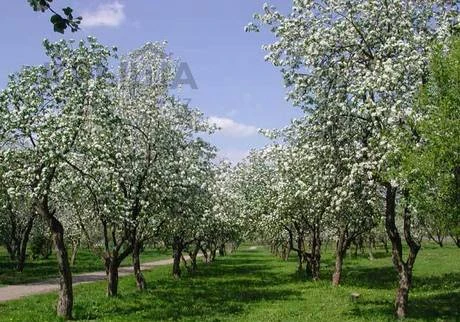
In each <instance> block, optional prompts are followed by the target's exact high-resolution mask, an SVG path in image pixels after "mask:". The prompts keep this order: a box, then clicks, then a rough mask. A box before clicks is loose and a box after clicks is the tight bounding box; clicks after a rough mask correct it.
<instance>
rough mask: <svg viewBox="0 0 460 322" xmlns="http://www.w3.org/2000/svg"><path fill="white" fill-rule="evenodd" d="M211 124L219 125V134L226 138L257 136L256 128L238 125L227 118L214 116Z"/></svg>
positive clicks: (210, 120)
mask: <svg viewBox="0 0 460 322" xmlns="http://www.w3.org/2000/svg"><path fill="white" fill-rule="evenodd" d="M209 123H211V124H215V125H217V127H219V129H220V131H218V132H217V133H219V134H222V135H225V136H231V137H248V136H252V135H255V134H257V128H256V127H255V126H252V125H246V124H242V123H238V122H235V121H234V120H232V119H230V118H226V117H217V116H212V117H210V118H209Z"/></svg>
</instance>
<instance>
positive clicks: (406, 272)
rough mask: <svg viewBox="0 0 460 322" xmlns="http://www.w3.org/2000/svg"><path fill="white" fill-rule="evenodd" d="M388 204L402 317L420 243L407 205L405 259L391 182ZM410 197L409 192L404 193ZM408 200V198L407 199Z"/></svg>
mask: <svg viewBox="0 0 460 322" xmlns="http://www.w3.org/2000/svg"><path fill="white" fill-rule="evenodd" d="M385 187H386V198H385V199H386V206H385V208H386V209H385V228H386V230H387V234H388V237H389V239H390V241H391V245H392V258H393V264H394V266H395V268H396V271H397V272H398V275H399V287H398V290H397V293H396V300H395V311H396V316H397V317H398V318H400V319H402V318H405V317H406V315H407V306H408V301H409V291H410V287H411V282H412V269H413V265H414V263H415V259H416V257H417V254H418V251H419V250H420V244H418V243H417V242H416V241H415V240H414V238H413V237H412V234H411V215H410V212H409V209H408V207H407V206H406V207H405V209H404V214H403V222H404V223H403V227H404V228H403V229H404V238H405V240H406V243H407V244H408V246H409V255H408V258H407V261H404V260H403V249H402V241H401V236H400V234H399V231H398V228H397V227H396V190H397V189H396V188H394V187H392V186H391V184H389V183H388V184H386V185H385ZM404 196H405V197H406V199H408V194H407V192H405V193H404ZM406 201H407V200H406Z"/></svg>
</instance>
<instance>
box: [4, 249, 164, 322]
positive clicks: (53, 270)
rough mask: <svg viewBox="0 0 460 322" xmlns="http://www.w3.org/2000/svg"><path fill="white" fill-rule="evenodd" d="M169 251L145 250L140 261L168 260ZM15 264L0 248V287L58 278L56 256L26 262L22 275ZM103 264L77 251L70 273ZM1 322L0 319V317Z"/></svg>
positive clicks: (97, 258)
mask: <svg viewBox="0 0 460 322" xmlns="http://www.w3.org/2000/svg"><path fill="white" fill-rule="evenodd" d="M170 257H171V252H170V251H169V250H162V251H160V250H150V249H147V250H145V251H144V252H143V254H142V256H141V261H143V262H147V261H154V260H158V259H164V258H170ZM122 265H123V266H126V265H131V257H127V258H126V259H125V260H124V262H123V264H122ZM15 267H16V264H15V263H14V262H11V261H10V258H9V256H8V254H7V252H6V250H5V249H4V248H3V247H0V287H2V286H6V285H13V284H24V283H31V282H37V281H42V280H45V279H48V278H54V277H57V276H58V274H59V273H58V268H57V261H56V256H55V255H54V254H51V256H50V257H49V258H48V259H38V260H31V259H30V260H29V259H28V260H27V261H26V266H25V268H24V271H23V272H22V273H19V272H17V271H16V270H15ZM103 270H104V264H103V262H102V261H101V259H100V258H99V257H97V256H96V255H94V254H93V253H92V252H90V251H89V250H86V249H81V250H79V252H78V254H77V258H76V260H75V265H74V267H72V273H74V274H78V273H87V272H94V271H103ZM0 321H1V317H0Z"/></svg>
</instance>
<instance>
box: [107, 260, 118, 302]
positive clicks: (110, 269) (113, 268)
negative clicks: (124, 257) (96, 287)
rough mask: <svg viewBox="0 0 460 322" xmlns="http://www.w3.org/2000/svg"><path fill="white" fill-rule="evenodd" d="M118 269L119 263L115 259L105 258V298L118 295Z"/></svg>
mask: <svg viewBox="0 0 460 322" xmlns="http://www.w3.org/2000/svg"><path fill="white" fill-rule="evenodd" d="M118 267H119V263H118V260H117V259H116V258H113V257H112V258H106V260H105V272H106V274H107V296H109V297H113V296H117V295H118Z"/></svg>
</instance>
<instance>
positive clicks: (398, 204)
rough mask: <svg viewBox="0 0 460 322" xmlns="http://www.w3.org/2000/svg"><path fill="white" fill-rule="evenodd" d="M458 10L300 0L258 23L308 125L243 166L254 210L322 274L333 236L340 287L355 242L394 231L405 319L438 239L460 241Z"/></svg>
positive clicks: (376, 1)
mask: <svg viewBox="0 0 460 322" xmlns="http://www.w3.org/2000/svg"><path fill="white" fill-rule="evenodd" d="M459 10H460V4H459V2H458V1H436V0H430V1H399V0H372V1H368V0H366V1H364V0H346V1H345V0H334V1H318V0H302V1H300V0H299V1H296V0H295V1H294V6H293V8H292V12H291V13H290V14H289V15H282V14H281V13H279V12H278V11H276V9H275V8H273V7H270V6H268V5H266V6H265V7H264V13H263V14H261V15H256V16H255V19H256V22H255V23H251V24H250V25H249V26H248V27H247V29H248V30H249V31H258V30H259V28H260V25H268V26H269V27H270V29H271V31H272V32H273V33H274V35H275V37H276V41H275V42H273V43H272V44H270V45H267V46H266V47H265V49H266V50H267V52H268V55H267V56H266V59H267V60H268V61H269V62H271V63H273V64H274V65H275V66H276V67H279V68H280V69H281V71H282V74H283V76H284V80H285V83H286V86H287V88H288V90H289V92H288V97H289V99H290V100H291V101H292V102H293V103H294V105H296V106H299V107H301V108H302V109H303V110H304V111H305V116H304V117H303V118H301V119H299V120H294V121H293V122H292V123H291V124H290V126H288V127H286V128H285V129H282V130H279V131H269V132H267V135H268V136H269V137H270V138H271V139H273V144H271V145H270V146H267V147H266V148H264V149H262V150H259V151H254V152H253V153H252V154H251V155H250V156H249V157H248V158H247V159H246V161H245V162H243V163H241V164H240V165H239V166H238V167H237V168H236V170H235V175H236V176H235V178H234V180H233V181H234V184H235V186H236V187H237V188H236V190H235V191H237V193H239V195H240V203H241V207H242V208H241V209H242V212H243V213H244V215H245V216H246V217H247V218H248V220H250V221H251V222H252V225H251V227H253V230H254V232H256V233H258V234H261V235H262V237H263V238H264V239H265V240H268V241H270V242H271V243H272V245H274V247H275V248H277V247H281V248H284V249H286V250H288V251H289V250H293V251H296V252H297V254H298V258H299V269H302V264H304V263H306V266H307V271H308V272H309V274H310V275H311V277H312V278H313V279H318V278H319V277H320V263H321V246H322V242H323V241H324V239H326V238H333V239H334V240H335V241H336V264H335V272H334V274H333V277H332V283H333V284H334V285H338V284H339V283H340V280H341V272H342V263H343V260H344V256H345V254H346V252H347V250H348V249H349V247H350V245H351V243H352V242H356V240H357V239H359V238H362V236H363V235H366V234H374V235H375V234H379V230H380V231H381V228H380V227H382V226H381V225H383V227H384V230H385V231H386V234H387V237H388V240H389V241H390V242H391V245H392V258H393V263H394V267H395V269H396V270H397V272H398V276H399V287H398V290H397V295H396V301H395V310H396V314H397V316H398V317H401V318H402V317H404V316H406V313H407V303H408V296H409V291H410V288H411V281H412V271H413V267H414V264H415V261H416V257H417V253H418V252H419V250H420V247H421V241H422V239H423V235H424V234H425V232H426V231H428V232H429V234H430V235H432V236H434V235H435V234H436V231H437V230H440V231H442V233H441V235H443V236H445V235H450V236H452V238H453V239H454V240H455V242H456V244H457V245H458V246H460V245H459V238H460V213H459V211H460V139H459V138H460V109H459V106H460V104H459V103H460V78H459V77H460V76H459V75H460V39H459V38H457V37H456V32H457V30H458V29H457V28H458V25H457V24H458V19H459ZM404 244H406V245H407V247H406V246H404ZM403 249H404V250H405V249H407V254H406V256H405V255H404V253H403Z"/></svg>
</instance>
